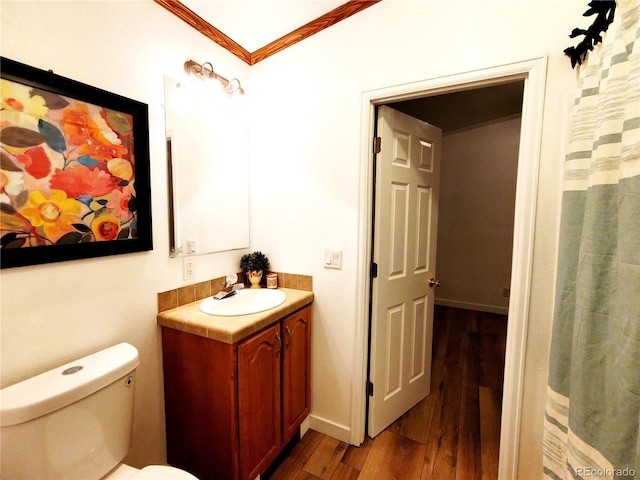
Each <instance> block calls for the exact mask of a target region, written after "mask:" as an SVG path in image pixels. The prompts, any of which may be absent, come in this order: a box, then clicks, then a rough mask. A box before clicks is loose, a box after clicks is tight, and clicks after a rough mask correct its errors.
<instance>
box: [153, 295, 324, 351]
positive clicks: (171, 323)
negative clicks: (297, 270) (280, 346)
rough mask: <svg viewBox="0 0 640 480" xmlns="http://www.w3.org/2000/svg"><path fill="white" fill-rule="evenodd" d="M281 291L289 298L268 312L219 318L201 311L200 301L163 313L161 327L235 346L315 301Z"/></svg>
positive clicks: (161, 314)
mask: <svg viewBox="0 0 640 480" xmlns="http://www.w3.org/2000/svg"><path fill="white" fill-rule="evenodd" d="M278 290H280V291H282V292H284V293H285V294H286V295H287V299H286V300H285V301H284V303H282V304H281V305H278V306H277V307H275V308H272V309H271V310H267V311H265V312H258V313H252V314H250V315H238V316H234V317H219V316H217V315H209V314H208V313H204V312H201V311H200V303H202V300H199V301H197V302H193V303H189V304H187V305H183V306H182V307H177V308H172V309H171V310H165V311H164V312H160V313H159V314H158V324H159V325H161V326H163V327H168V328H173V329H175V330H180V331H183V332H187V333H192V334H194V335H199V336H201V337H206V338H211V339H213V340H218V341H220V342H224V343H229V344H233V343H236V342H239V341H241V340H243V339H245V338H247V337H248V336H250V335H251V334H252V333H254V332H257V331H258V330H261V329H262V328H264V327H266V326H268V325H270V324H272V323H275V322H277V321H278V320H280V319H282V318H284V317H286V316H287V315H289V314H290V313H293V312H295V311H296V310H299V309H301V308H302V307H304V306H306V305H309V304H310V303H311V302H313V292H307V291H304V290H294V289H291V288H279V289H278Z"/></svg>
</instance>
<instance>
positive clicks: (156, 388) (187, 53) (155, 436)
mask: <svg viewBox="0 0 640 480" xmlns="http://www.w3.org/2000/svg"><path fill="white" fill-rule="evenodd" d="M0 8H1V10H0V14H1V16H2V27H1V37H0V40H1V41H0V45H1V46H0V52H1V54H2V56H4V57H7V58H11V59H13V60H17V61H19V62H23V63H26V64H29V65H32V66H35V67H38V68H41V69H45V70H47V69H52V70H53V71H54V72H55V73H57V74H59V75H63V76H67V77H70V78H72V79H74V80H78V81H81V82H85V83H88V84H90V85H94V86H96V87H100V88H103V89H105V90H109V91H111V92H115V93H118V94H121V95H124V96H126V97H130V98H133V99H136V100H139V101H142V102H144V103H147V104H148V105H149V129H150V130H149V136H150V156H151V193H152V208H153V211H152V216H153V240H154V250H153V251H151V252H145V253H136V254H129V255H119V256H114V257H103V258H97V259H92V260H80V261H72V262H64V263H59V264H49V265H40V266H30V267H21V268H13V269H8V270H2V273H1V275H0V279H1V281H2V297H1V301H2V303H1V305H2V323H1V327H2V332H1V333H2V339H1V355H2V357H1V359H2V385H3V386H7V385H10V384H12V383H15V382H17V381H20V380H23V379H25V378H27V377H30V376H32V375H35V374H37V373H40V372H42V371H45V370H47V369H49V368H53V367H54V366H57V365H59V364H62V363H65V362H68V361H71V360H73V359H75V358H78V357H80V356H83V355H86V354H89V353H91V352H93V351H96V350H99V349H101V348H104V347H106V346H109V345H111V344H115V343H117V342H120V341H127V342H130V343H131V344H133V345H134V346H136V347H137V348H138V350H139V351H140V357H141V358H140V360H141V363H140V367H139V368H138V376H137V388H136V410H135V425H134V433H133V442H134V446H133V449H132V452H131V455H130V457H129V461H130V462H131V463H132V464H138V465H141V464H143V463H147V464H148V463H152V462H163V461H165V440H164V437H165V434H164V402H163V390H162V358H161V350H160V334H159V329H158V327H157V325H156V313H157V300H156V295H157V293H158V292H160V291H164V290H169V289H172V288H176V287H179V286H181V285H183V284H184V283H185V282H183V280H182V262H181V260H180V259H170V258H169V240H168V238H169V237H168V221H167V175H166V157H165V144H164V128H165V126H164V110H163V101H164V99H163V95H164V87H163V76H164V75H165V74H168V75H170V76H172V77H173V78H178V76H179V75H180V74H181V73H182V65H183V63H184V62H185V61H186V60H188V59H189V58H193V59H194V60H196V61H199V62H204V61H211V62H212V63H213V65H214V66H215V68H216V70H219V71H220V73H222V74H223V75H225V76H227V77H229V78H230V77H238V78H240V79H241V80H242V82H243V86H244V87H245V88H246V89H247V90H250V86H249V83H248V80H249V78H248V77H249V67H248V66H247V65H246V64H244V63H243V62H241V61H240V60H238V59H236V58H235V57H234V56H233V55H231V54H230V53H228V52H227V51H226V50H224V49H222V48H220V47H218V46H217V45H215V44H214V43H213V42H211V41H210V40H209V39H207V38H205V37H204V36H203V35H201V34H199V33H197V32H196V31H194V30H193V29H191V28H189V27H188V26H187V25H186V24H185V23H183V22H182V21H180V20H179V19H177V18H176V17H174V16H173V15H171V14H169V13H168V12H167V11H166V10H164V9H163V8H162V7H160V6H158V5H156V4H155V3H153V2H151V1H150V0H148V1H124V2H122V1H114V2H110V1H92V2H88V1H84V2H77V1H70V2H64V1H55V2H50V1H45V2H34V1H28V2H25V1H15V2H14V1H2V2H1V3H0ZM241 253H243V252H229V253H221V254H212V255H204V256H199V257H197V259H196V262H197V263H196V275H197V280H198V281H199V280H204V279H208V278H213V277H218V276H221V275H225V274H226V273H228V272H234V271H237V270H238V261H239V257H240V255H241Z"/></svg>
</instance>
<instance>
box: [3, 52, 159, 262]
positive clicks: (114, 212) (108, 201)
mask: <svg viewBox="0 0 640 480" xmlns="http://www.w3.org/2000/svg"><path fill="white" fill-rule="evenodd" d="M0 78H1V79H2V80H1V81H2V83H3V85H2V89H0V93H2V90H3V89H4V90H5V93H3V94H2V98H1V99H0V100H1V101H2V112H0V113H1V114H2V115H3V117H2V124H1V126H2V128H1V129H0V148H1V149H2V152H1V153H2V165H1V167H2V170H1V172H2V175H3V176H4V177H3V182H2V184H1V185H0V195H1V198H0V209H1V213H0V214H1V216H2V218H1V221H0V228H1V230H0V267H1V268H3V269H4V268H11V267H19V266H26V265H36V264H44V263H51V262H61V261H67V260H77V259H86V258H92V257H100V256H105V255H117V254H124V253H133V252H142V251H147V250H152V249H153V240H152V230H151V188H150V172H149V168H150V161H149V113H148V105H147V104H145V103H142V102H139V101H136V100H132V99H130V98H126V97H123V96H121V95H118V94H115V93H111V92H108V91H106V90H102V89H99V88H96V87H93V86H91V85H87V84H85V83H81V82H78V81H75V80H72V79H69V78H66V77H62V76H60V75H56V74H54V73H53V72H51V71H45V70H41V69H38V68H35V67H32V66H29V65H26V64H23V63H20V62H17V61H14V60H11V59H8V58H5V57H0ZM16 84H17V85H16ZM25 87H27V88H28V90H27V91H28V94H27V96H24V94H25ZM11 91H16V92H20V94H21V95H23V96H22V97H20V98H13V97H11V95H10V94H9V93H7V92H11ZM35 97H38V98H35ZM21 100H23V101H26V102H27V103H29V105H31V104H32V102H35V103H36V104H37V105H36V106H35V107H33V108H32V111H36V110H37V113H36V114H32V113H29V114H28V115H29V117H28V118H27V117H26V116H22V117H20V116H19V115H22V114H23V113H24V111H25V110H26V108H25V107H24V105H22V103H20V101H21ZM43 101H44V106H43V105H42V104H43ZM65 102H67V106H64V104H65ZM7 104H10V105H9V106H8V105H7ZM16 105H17V107H15V106H16ZM61 105H62V106H61ZM14 107H15V110H12V108H14ZM21 108H22V110H21ZM65 109H71V110H73V111H71V110H69V111H67V112H65V111H64V110H65ZM84 109H87V113H86V114H84V113H83V112H84ZM45 110H46V112H47V114H46V116H44V114H43V113H42V112H43V111H45ZM51 112H53V114H51ZM78 112H80V113H78ZM96 112H98V113H97V114H96ZM74 113H75V114H78V115H79V116H80V117H82V118H81V119H80V120H77V119H76V117H69V115H72V114H74ZM12 114H13V115H18V116H14V117H11V115H12ZM50 114H51V115H50ZM96 115H97V117H96ZM32 117H33V118H32ZM14 118H18V120H16V122H14V124H11V120H12V119H14ZM61 118H63V119H67V121H66V122H63V121H62V120H60V119H61ZM68 118H72V120H68ZM7 119H9V121H7ZM54 119H57V120H54ZM58 120H59V121H60V123H59V124H56V121H58ZM85 120H86V122H89V123H90V125H89V127H88V128H87V129H85V128H84V126H83V125H84V124H83V122H85ZM29 122H36V124H35V125H34V126H32V125H30V123H29ZM114 126H115V127H114ZM12 127H13V128H12ZM69 128H71V130H68V129H69ZM92 128H93V129H92ZM100 128H102V130H100ZM69 132H70V133H69ZM86 132H89V133H86ZM92 132H98V133H92ZM104 132H106V133H108V136H107V137H104V136H103V135H102V133H104ZM85 134H86V136H85V137H83V135H85ZM97 137H100V138H101V139H102V140H103V142H104V143H103V144H101V145H99V146H97V144H96V142H95V141H94V139H95V138H97ZM105 138H106V140H105ZM83 139H85V140H86V141H85V142H84V143H82V142H83ZM122 139H124V140H122ZM40 140H41V142H39V141H40ZM109 145H111V147H109ZM113 145H116V147H113ZM83 151H84V152H85V153H83V154H82V155H81V154H80V153H82V152H83ZM87 151H88V152H89V153H86V152H87ZM61 162H63V163H62V167H61V166H60V164H61ZM47 169H48V170H47ZM47 172H48V173H47ZM18 177H20V178H19V179H18V180H17V181H16V182H15V184H14V186H13V187H12V188H10V187H9V185H10V182H9V180H10V179H12V178H18ZM7 182H9V183H7ZM45 185H48V186H47V187H44V186H45ZM46 188H49V190H48V191H46V192H45V190H46ZM110 188H112V190H109V189H110ZM19 189H21V190H19ZM40 190H42V192H41V194H40V193H34V192H36V191H37V192H40ZM54 190H56V192H64V193H56V195H57V196H56V197H55V199H56V201H55V202H54V201H53V199H54V194H53V191H54ZM85 192H86V193H85ZM104 192H108V193H104ZM32 193H33V197H32ZM46 194H49V197H48V199H47V198H46ZM43 198H44V200H43ZM38 202H40V203H38ZM46 202H48V204H47V205H44V203H46ZM56 202H57V203H56ZM65 202H66V203H65ZM74 202H77V203H74ZM118 202H119V203H118ZM56 206H57V207H59V208H57V209H56ZM110 206H112V207H113V208H111V209H110V208H109V207H110ZM49 207H51V208H53V210H54V212H53V213H56V214H58V216H57V217H55V215H53V216H49V215H48V213H42V212H49V211H48V210H47V208H49ZM65 209H67V210H65ZM78 209H81V210H80V211H79V210H78ZM34 212H35V213H34ZM77 212H79V213H77ZM49 213H51V212H49ZM71 213H73V214H74V215H75V213H77V215H75V216H74V215H72V214H71ZM62 214H65V215H66V216H65V217H64V219H62ZM39 215H40V216H39ZM54 217H55V218H58V219H62V220H64V221H62V220H60V221H59V222H58V223H57V224H55V225H53V226H51V225H50V221H51V218H54ZM43 219H46V222H45V223H43V222H44V220H43ZM74 220H77V221H74ZM116 220H117V222H116ZM47 222H48V223H47ZM29 226H30V228H31V230H30V231H27V230H29ZM47 232H48V233H47ZM47 235H48V236H47Z"/></svg>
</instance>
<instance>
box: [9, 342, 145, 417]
mask: <svg viewBox="0 0 640 480" xmlns="http://www.w3.org/2000/svg"><path fill="white" fill-rule="evenodd" d="M138 364H139V359H138V350H137V349H136V348H135V347H134V346H133V345H130V344H128V343H120V344H118V345H114V346H112V347H109V348H106V349H104V350H101V351H99V352H96V353H93V354H91V355H88V356H86V357H83V358H80V359H78V360H75V361H73V362H69V363H67V364H65V365H62V366H60V367H58V368H54V369H53V370H49V371H48V372H44V373H42V374H40V375H37V376H35V377H32V378H29V379H27V380H24V381H23V382H20V383H16V384H14V385H11V386H9V387H7V388H3V389H2V390H0V425H1V426H3V427H7V426H10V425H17V424H20V423H24V422H27V421H29V420H34V419H36V418H38V417H41V416H42V415H46V414H48V413H51V412H54V411H56V410H58V409H60V408H62V407H64V406H66V405H70V404H72V403H74V402H77V401H78V400H80V399H82V398H84V397H86V396H88V395H91V394H92V393H94V392H97V391H98V390H100V389H102V388H104V387H106V386H107V385H109V384H111V383H113V382H114V381H116V380H118V379H119V378H121V377H124V376H125V375H127V374H128V373H131V372H132V371H133V370H135V368H136V367H137V366H138Z"/></svg>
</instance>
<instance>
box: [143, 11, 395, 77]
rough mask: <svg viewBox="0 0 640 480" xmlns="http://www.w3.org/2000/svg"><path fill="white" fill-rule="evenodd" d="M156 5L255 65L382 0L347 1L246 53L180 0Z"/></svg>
mask: <svg viewBox="0 0 640 480" xmlns="http://www.w3.org/2000/svg"><path fill="white" fill-rule="evenodd" d="M153 1H154V2H156V3H157V4H158V5H160V6H162V7H164V8H165V9H166V10H168V11H169V12H171V13H173V14H174V15H175V16H176V17H178V18H180V19H181V20H182V21H184V22H185V23H187V24H188V25H190V26H191V27H192V28H194V29H196V30H197V31H199V32H200V33H202V34H203V35H204V36H206V37H207V38H209V39H210V40H213V41H214V42H215V43H217V44H218V45H220V46H221V47H223V48H225V49H226V50H228V51H229V52H231V53H232V54H234V55H235V56H236V57H238V58H239V59H241V60H242V61H244V62H246V63H247V64H249V65H255V64H256V63H258V62H260V61H262V60H264V59H265V58H268V57H270V56H271V55H274V54H276V53H278V52H280V51H282V50H284V49H285V48H288V47H290V46H291V45H294V44H296V43H298V42H300V41H302V40H304V39H305V38H308V37H310V36H311V35H315V34H316V33H318V32H321V31H322V30H324V29H326V28H329V27H330V26H332V25H335V24H336V23H338V22H340V21H342V20H344V19H346V18H349V17H350V16H352V15H355V14H356V13H358V12H360V11H362V10H364V9H365V8H369V7H370V6H372V5H375V4H376V3H378V2H380V1H382V0H349V1H348V2H346V3H344V4H342V5H340V6H339V7H336V8H334V9H333V10H331V11H330V12H328V13H325V14H324V15H322V16H321V17H318V18H316V19H315V20H312V21H311V22H309V23H307V24H305V25H303V26H302V27H300V28H297V29H295V30H293V31H292V32H290V33H287V34H286V35H283V36H282V37H280V38H278V39H277V40H274V41H273V42H271V43H269V44H267V45H265V46H264V47H260V48H259V49H258V50H256V51H254V52H249V51H248V50H247V49H246V48H244V47H243V46H242V45H240V44H239V43H238V42H236V41H235V40H233V39H232V38H231V37H229V36H228V35H225V34H224V33H222V32H221V31H220V30H218V29H217V28H216V27H214V26H213V25H211V24H210V23H209V22H207V21H206V20H204V19H203V18H202V17H200V16H199V15H198V14H196V13H195V12H194V11H193V10H191V9H189V8H187V7H186V6H185V5H184V4H183V3H181V2H180V1H179V0H153Z"/></svg>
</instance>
